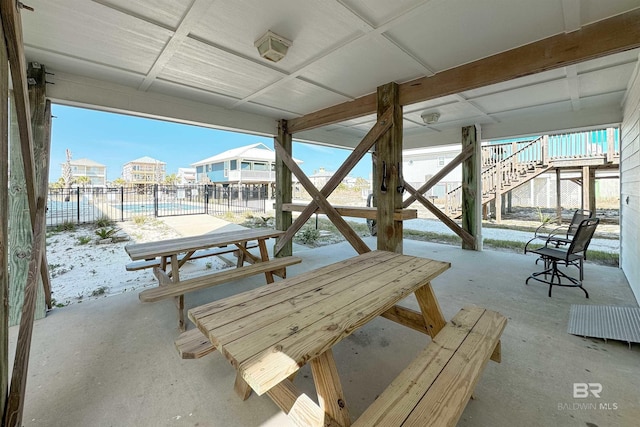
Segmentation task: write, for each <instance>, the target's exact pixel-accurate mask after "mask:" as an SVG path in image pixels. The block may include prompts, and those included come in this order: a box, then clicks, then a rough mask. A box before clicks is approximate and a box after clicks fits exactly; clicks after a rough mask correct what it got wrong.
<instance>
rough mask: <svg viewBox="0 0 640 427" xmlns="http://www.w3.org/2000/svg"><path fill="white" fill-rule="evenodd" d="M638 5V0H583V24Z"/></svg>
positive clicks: (581, 5) (581, 6) (581, 4)
mask: <svg viewBox="0 0 640 427" xmlns="http://www.w3.org/2000/svg"><path fill="white" fill-rule="evenodd" d="M637 7H640V2H639V1H638V0H606V1H602V0H582V1H581V2H580V14H581V16H582V24H583V25H586V24H590V23H592V22H596V21H600V20H601V19H604V18H606V17H608V16H613V15H619V14H621V13H622V12H625V11H627V10H631V9H635V8H637Z"/></svg>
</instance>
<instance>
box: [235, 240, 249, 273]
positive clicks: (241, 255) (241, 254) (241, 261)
mask: <svg viewBox="0 0 640 427" xmlns="http://www.w3.org/2000/svg"><path fill="white" fill-rule="evenodd" d="M246 251H247V242H243V243H242V247H241V248H240V251H239V253H238V264H237V265H236V268H240V267H242V266H243V265H244V257H245V255H244V253H245V252H246Z"/></svg>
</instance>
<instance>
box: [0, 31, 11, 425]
mask: <svg viewBox="0 0 640 427" xmlns="http://www.w3.org/2000/svg"><path fill="white" fill-rule="evenodd" d="M0 32H2V37H0V424H2V421H1V420H3V419H4V410H5V405H6V403H7V393H8V386H9V265H8V260H7V243H8V239H9V234H8V233H9V108H8V105H9V66H8V61H9V59H8V58H7V47H6V45H5V41H4V30H3V26H2V20H0Z"/></svg>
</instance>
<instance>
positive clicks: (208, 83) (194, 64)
mask: <svg viewBox="0 0 640 427" xmlns="http://www.w3.org/2000/svg"><path fill="white" fill-rule="evenodd" d="M281 76H282V74H280V73H279V72H277V71H275V70H272V69H270V68H267V67H263V66H261V65H259V64H255V63H252V62H251V61H248V60H246V59H244V58H240V57H237V56H234V55H231V54H229V53H228V52H225V51H222V50H219V49H216V48H214V47H211V46H208V45H206V44H204V43H201V42H199V41H196V40H186V41H185V43H184V44H182V46H181V47H180V49H179V50H178V51H177V52H176V53H175V55H173V57H172V58H171V59H170V60H169V62H168V63H167V65H166V66H165V67H164V69H163V70H162V72H161V73H160V75H159V78H160V79H164V80H169V81H173V82H178V83H181V84H185V85H188V86H193V87H198V88H201V89H205V90H209V91H212V92H215V93H219V94H222V95H229V96H232V97H238V98H243V97H245V96H248V95H250V94H251V93H253V92H255V91H257V90H259V89H260V88H262V87H264V86H266V85H267V84H269V83H273V82H275V81H276V80H278V79H279V78H280V77H281Z"/></svg>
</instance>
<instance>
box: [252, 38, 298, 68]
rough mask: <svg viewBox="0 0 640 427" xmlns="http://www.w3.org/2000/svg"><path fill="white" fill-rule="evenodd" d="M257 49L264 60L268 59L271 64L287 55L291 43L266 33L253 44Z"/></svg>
mask: <svg viewBox="0 0 640 427" xmlns="http://www.w3.org/2000/svg"><path fill="white" fill-rule="evenodd" d="M254 45H255V47H256V48H258V53H260V56H262V57H263V58H264V59H268V60H269V61H272V62H278V61H280V60H281V59H282V58H284V56H285V55H286V54H287V50H288V49H289V46H291V45H292V42H291V41H289V40H287V39H285V38H284V37H281V36H279V35H277V34H276V33H274V32H272V31H267V32H266V33H265V34H264V35H263V36H262V37H260V38H259V39H258V40H256V42H255V43H254Z"/></svg>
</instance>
